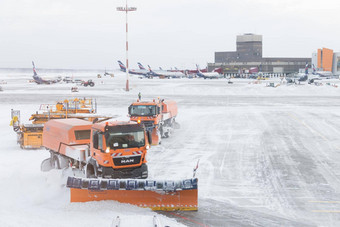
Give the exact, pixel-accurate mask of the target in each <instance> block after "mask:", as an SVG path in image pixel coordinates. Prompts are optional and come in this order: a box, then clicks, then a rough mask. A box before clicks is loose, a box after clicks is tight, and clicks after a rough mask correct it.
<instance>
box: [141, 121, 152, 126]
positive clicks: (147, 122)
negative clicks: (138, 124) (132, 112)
mask: <svg viewBox="0 0 340 227" xmlns="http://www.w3.org/2000/svg"><path fill="white" fill-rule="evenodd" d="M142 124H143V125H144V126H145V127H146V128H151V127H153V121H142Z"/></svg>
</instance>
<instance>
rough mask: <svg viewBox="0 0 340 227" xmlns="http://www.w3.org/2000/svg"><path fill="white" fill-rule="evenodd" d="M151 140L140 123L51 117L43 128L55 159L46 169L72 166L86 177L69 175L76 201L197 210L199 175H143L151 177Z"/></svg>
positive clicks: (70, 185) (155, 208)
mask: <svg viewBox="0 0 340 227" xmlns="http://www.w3.org/2000/svg"><path fill="white" fill-rule="evenodd" d="M150 138H151V136H150V132H147V131H146V130H145V128H144V126H143V125H142V124H137V123H136V122H119V121H114V122H108V123H106V122H103V123H94V124H92V123H90V122H88V121H85V120H80V119H74V118H73V119H58V120H50V121H48V122H46V123H45V125H44V130H43V146H44V147H46V148H47V149H48V150H49V151H50V158H48V159H46V160H44V161H43V162H42V164H41V169H42V171H48V170H50V169H52V168H56V169H60V168H68V167H69V168H71V169H72V174H73V175H75V176H79V175H80V176H85V177H68V179H67V184H66V186H67V187H68V188H70V201H71V202H87V201H99V200H115V201H118V202H121V203H129V204H132V205H137V206H140V207H148V208H151V209H152V210H188V211H195V210H197V209H198V181H197V178H192V179H185V180H151V179H143V178H147V177H148V169H147V165H146V159H145V156H146V152H147V149H148V148H149V144H151V140H149V139H150ZM117 178H128V179H117ZM131 178H134V179H131ZM136 178H137V179H136ZM138 178H139V179H138ZM141 178H142V179H141Z"/></svg>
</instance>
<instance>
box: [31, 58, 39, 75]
mask: <svg viewBox="0 0 340 227" xmlns="http://www.w3.org/2000/svg"><path fill="white" fill-rule="evenodd" d="M32 65H33V75H34V76H37V75H38V74H37V71H36V70H35V65H34V61H32Z"/></svg>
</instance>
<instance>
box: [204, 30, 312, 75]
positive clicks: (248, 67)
mask: <svg viewBox="0 0 340 227" xmlns="http://www.w3.org/2000/svg"><path fill="white" fill-rule="evenodd" d="M306 63H308V64H309V65H310V64H311V58H264V57H262V35H255V34H251V33H248V34H244V35H238V36H237V39H236V51H227V52H215V63H208V70H209V71H212V70H213V69H214V68H217V67H222V69H223V73H224V74H229V73H233V74H234V73H242V74H243V73H252V72H256V71H260V72H264V73H278V74H288V73H293V72H298V71H299V70H300V69H304V68H305V66H306Z"/></svg>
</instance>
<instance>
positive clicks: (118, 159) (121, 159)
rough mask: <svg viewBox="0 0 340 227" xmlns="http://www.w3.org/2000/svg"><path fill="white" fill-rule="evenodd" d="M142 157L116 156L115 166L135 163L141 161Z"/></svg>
mask: <svg viewBox="0 0 340 227" xmlns="http://www.w3.org/2000/svg"><path fill="white" fill-rule="evenodd" d="M140 159H141V155H135V156H126V157H124V156H123V157H116V158H113V163H114V164H115V166H128V165H135V164H139V163H140Z"/></svg>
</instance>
